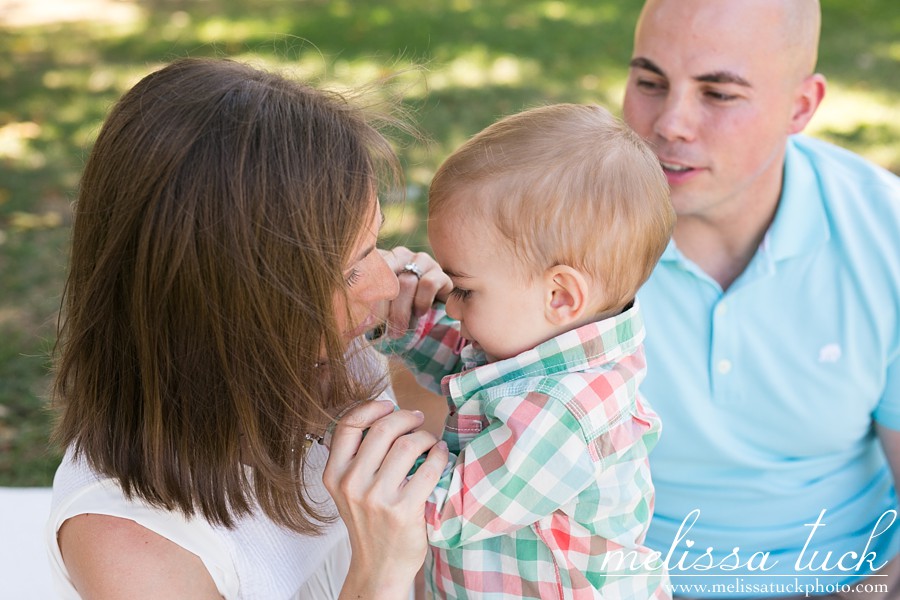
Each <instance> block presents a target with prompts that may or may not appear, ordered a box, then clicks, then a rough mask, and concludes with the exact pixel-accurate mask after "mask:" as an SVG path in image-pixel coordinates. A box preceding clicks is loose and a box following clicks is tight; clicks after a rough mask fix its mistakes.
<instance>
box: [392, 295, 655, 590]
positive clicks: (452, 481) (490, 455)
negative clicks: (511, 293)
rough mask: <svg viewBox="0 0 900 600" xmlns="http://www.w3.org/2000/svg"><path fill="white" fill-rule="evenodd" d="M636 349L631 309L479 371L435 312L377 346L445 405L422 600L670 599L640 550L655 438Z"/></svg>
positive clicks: (454, 325)
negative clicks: (445, 455) (446, 462)
mask: <svg viewBox="0 0 900 600" xmlns="http://www.w3.org/2000/svg"><path fill="white" fill-rule="evenodd" d="M643 338H644V326H643V321H642V319H641V316H640V311H639V307H638V306H637V305H635V306H633V307H631V308H630V309H628V310H627V311H625V312H623V313H622V314H620V315H618V316H616V317H612V318H609V319H605V320H603V321H599V322H595V323H591V324H589V325H585V326H583V327H580V328H578V329H576V330H573V331H569V332H567V333H564V334H562V335H560V336H558V337H556V338H553V339H551V340H549V341H547V342H545V343H543V344H541V345H539V346H538V347H536V348H534V349H532V350H529V351H526V352H523V353H522V354H520V355H518V356H515V357H513V358H510V359H506V360H502V361H498V362H494V363H487V364H485V362H486V361H485V358H484V354H483V353H481V352H477V351H475V350H474V348H473V347H472V346H466V347H465V348H464V349H463V350H462V352H461V353H459V354H458V353H457V352H455V348H457V345H458V343H459V342H460V335H459V324H458V322H456V321H453V320H451V319H449V318H448V317H446V314H445V312H444V309H443V305H441V304H436V305H435V307H434V308H433V309H432V311H431V312H430V313H428V314H427V315H425V316H424V317H422V318H421V319H420V321H419V323H418V325H417V328H416V330H415V331H414V332H412V333H411V334H410V335H409V336H407V337H406V338H404V339H402V340H398V342H395V343H393V344H387V345H385V347H384V348H383V349H384V350H386V351H388V352H394V353H397V354H399V355H400V356H402V357H403V358H404V360H405V361H406V362H407V363H408V364H409V366H410V367H412V369H413V370H414V372H415V373H416V375H417V379H418V380H419V382H420V383H421V384H423V385H425V386H427V387H430V388H432V389H438V388H439V389H441V391H442V392H443V394H444V395H445V396H446V397H447V398H448V403H449V407H450V414H449V417H448V419H447V423H446V427H445V430H444V435H443V438H444V440H445V441H446V442H447V444H448V446H449V447H450V451H451V452H453V453H454V454H456V455H458V457H457V458H456V459H455V461H454V460H453V457H451V462H452V465H450V466H449V467H448V469H447V470H446V471H445V473H444V476H443V477H442V479H441V481H440V483H439V484H438V486H437V488H436V489H435V491H434V493H433V494H432V496H431V498H430V499H429V501H428V503H427V506H426V521H427V530H428V539H429V542H430V545H431V552H429V558H428V559H427V560H426V572H427V576H426V581H427V583H426V586H428V587H429V588H430V589H429V591H430V595H431V596H433V597H437V598H513V597H519V598H542V599H547V598H573V599H581V598H608V599H613V600H631V599H635V600H646V599H649V598H669V595H668V592H667V591H666V590H665V588H664V585H665V584H668V578H667V575H666V574H665V571H664V569H663V568H662V567H660V566H659V562H660V561H659V560H658V558H657V559H656V560H654V557H653V554H652V553H651V551H650V550H649V549H648V548H646V547H645V546H643V540H644V536H645V534H646V531H647V527H648V525H649V523H650V517H651V515H652V512H653V486H652V484H651V482H650V469H649V465H648V462H647V456H648V454H649V452H650V450H651V449H652V448H653V446H654V445H655V444H656V441H657V439H658V437H659V431H660V422H659V419H658V417H657V416H656V414H655V413H654V412H653V410H652V409H651V408H650V407H649V406H648V405H647V404H646V403H645V401H644V400H643V399H642V398H641V397H640V396H639V395H638V393H637V392H638V384H639V383H640V381H641V379H643V376H644V372H645V362H644V354H643V346H642V340H643ZM461 370H462V372H460V371H461ZM438 382H440V385H438Z"/></svg>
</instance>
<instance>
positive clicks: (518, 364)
mask: <svg viewBox="0 0 900 600" xmlns="http://www.w3.org/2000/svg"><path fill="white" fill-rule="evenodd" d="M644 335H645V334H644V321H643V317H642V316H641V312H640V306H639V305H638V301H637V300H635V302H634V304H633V305H632V306H631V308H629V309H628V310H626V311H623V312H622V313H620V314H618V315H616V316H614V317H610V318H608V319H603V320H602V321H595V322H593V323H588V324H587V325H582V326H581V327H579V328H577V329H573V330H571V331H567V332H565V333H562V334H560V335H558V336H556V337H555V338H552V339H550V340H547V341H546V342H544V343H542V344H539V345H538V346H536V347H534V348H532V349H531V350H526V351H525V352H522V353H521V354H519V355H517V356H514V357H512V358H507V359H505V360H500V361H497V362H493V363H487V364H484V362H483V361H484V355H483V353H477V354H473V353H472V350H471V349H470V348H471V347H470V346H469V347H466V348H465V349H464V350H463V359H468V360H474V361H475V364H476V365H477V366H474V367H473V368H471V369H468V370H466V371H463V372H462V373H457V374H455V375H448V376H447V377H444V379H443V381H442V382H441V383H442V385H441V387H442V388H443V391H444V395H446V396H448V397H450V398H451V399H452V401H453V402H454V403H455V404H456V405H457V406H459V405H460V404H462V402H463V401H464V400H465V399H468V398H469V397H470V396H471V395H472V394H474V393H475V392H477V391H479V390H481V389H484V388H490V387H494V386H497V385H499V384H502V383H506V382H510V381H515V380H519V379H524V378H528V377H536V376H546V375H554V374H558V373H567V372H575V371H584V370H586V369H589V368H595V367H599V366H602V365H606V364H609V363H613V362H616V361H618V360H620V359H621V358H622V357H624V356H627V355H629V354H632V353H634V352H635V351H636V350H637V348H638V347H639V346H640V344H641V343H642V342H643V341H644Z"/></svg>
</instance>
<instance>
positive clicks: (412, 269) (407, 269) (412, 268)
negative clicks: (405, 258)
mask: <svg viewBox="0 0 900 600" xmlns="http://www.w3.org/2000/svg"><path fill="white" fill-rule="evenodd" d="M400 273H412V274H413V275H415V276H416V279H422V275H424V274H425V273H423V272H422V269H420V268H419V265H417V264H416V263H414V262H408V263H406V264H405V265H403V270H402V271H400Z"/></svg>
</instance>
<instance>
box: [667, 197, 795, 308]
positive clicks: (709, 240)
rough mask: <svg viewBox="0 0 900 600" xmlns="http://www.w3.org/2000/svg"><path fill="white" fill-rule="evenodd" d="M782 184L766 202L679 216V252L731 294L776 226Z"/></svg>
mask: <svg viewBox="0 0 900 600" xmlns="http://www.w3.org/2000/svg"><path fill="white" fill-rule="evenodd" d="M780 189H781V182H780V181H778V188H777V190H775V191H772V190H769V191H768V192H767V193H766V194H765V196H764V197H766V198H768V200H766V201H763V200H760V199H759V198H755V199H753V201H750V202H743V203H739V202H729V203H727V205H723V207H720V210H718V211H716V213H715V214H699V215H679V216H678V222H677V224H676V225H675V232H674V234H673V238H674V240H675V244H676V245H677V246H678V249H679V251H680V252H681V253H682V254H683V255H684V256H686V257H687V258H689V259H690V260H691V261H693V262H694V263H696V264H697V266H699V267H700V268H701V269H703V271H704V272H705V273H706V274H707V275H709V276H710V277H712V278H713V279H714V280H715V281H717V282H718V283H719V285H720V286H722V289H723V290H727V289H728V288H729V287H730V286H731V284H732V283H734V281H735V280H736V279H737V278H738V277H739V276H740V274H741V273H743V272H744V269H746V268H747V265H749V264H750V261H751V260H752V258H753V255H754V254H755V253H756V250H757V249H758V248H759V245H760V243H761V242H762V240H763V237H765V235H766V231H767V230H768V229H769V226H770V225H771V224H772V219H774V217H775V211H776V209H777V208H778V199H779V195H780Z"/></svg>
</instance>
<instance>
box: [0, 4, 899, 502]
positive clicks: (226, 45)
mask: <svg viewBox="0 0 900 600" xmlns="http://www.w3.org/2000/svg"><path fill="white" fill-rule="evenodd" d="M40 2H41V0H30V4H40ZM822 3H823V11H824V22H825V27H824V32H823V37H822V51H821V54H820V70H821V71H822V72H824V73H825V74H826V75H827V76H828V78H829V83H830V90H829V96H828V98H827V99H826V102H825V104H824V106H823V107H822V109H821V110H820V113H819V114H818V115H817V116H816V118H815V119H814V121H813V123H812V124H811V128H810V131H811V132H813V133H815V134H817V135H821V136H822V137H825V138H826V139H830V140H833V141H836V142H838V143H840V144H842V145H845V146H847V147H848V148H850V149H852V150H855V151H857V152H860V153H862V154H864V155H866V156H868V157H870V158H872V159H873V160H875V161H876V162H879V163H880V164H882V165H884V166H886V167H888V168H890V169H892V170H894V171H895V172H900V144H898V140H900V108H898V107H900V39H898V37H897V33H896V32H897V31H900V3H897V2H895V1H894V0H868V1H867V2H862V3H860V2H851V1H850V0H822ZM110 6H111V7H112V8H116V9H119V10H115V11H114V10H109V7H103V8H102V9H101V10H100V11H98V12H95V13H90V14H87V13H86V14H84V15H83V20H80V21H74V22H56V23H52V22H51V23H44V24H41V25H18V24H9V23H4V21H3V19H4V17H3V11H0V57H2V58H0V485H47V484H49V482H50V480H51V477H52V473H53V469H54V468H55V465H56V462H57V461H58V456H57V455H56V453H55V452H54V451H52V450H51V449H49V448H48V445H47V432H48V431H49V427H50V422H51V419H50V416H49V412H48V411H47V410H46V403H47V388H48V385H49V381H50V378H49V360H48V358H47V357H48V351H49V349H50V348H51V347H52V344H53V341H54V337H55V332H56V322H55V321H56V311H57V308H58V303H59V295H60V292H61V290H62V285H63V280H64V274H65V263H66V251H67V250H66V244H67V241H68V225H69V224H70V222H71V214H70V208H69V204H70V202H71V201H72V199H73V197H74V190H75V188H76V186H77V182H78V177H79V173H80V171H81V168H82V166H83V164H84V159H85V156H86V153H87V151H88V149H89V148H90V145H91V143H92V141H93V139H94V137H95V136H96V133H97V130H98V127H99V125H100V123H101V121H102V119H103V117H104V115H105V113H106V111H107V110H108V108H109V106H110V105H111V103H112V102H114V101H115V99H116V98H117V97H118V96H119V95H120V94H121V93H123V92H124V91H125V90H126V89H128V87H130V86H131V85H132V84H133V83H134V82H135V81H136V80H137V79H138V78H140V77H141V76H143V75H144V74H146V73H147V72H149V71H150V70H152V69H153V68H156V67H157V66H159V65H161V64H163V63H165V62H166V61H169V60H171V59H173V58H176V57H180V56H188V55H190V56H231V57H235V58H238V59H242V60H248V61H252V62H255V63H258V64H261V65H266V66H272V67H278V68H286V69H289V70H291V71H292V72H295V73H296V74H297V75H298V76H300V77H303V78H306V79H310V80H313V81H315V82H318V83H320V84H323V85H328V86H331V87H337V88H341V87H347V86H351V87H352V86H355V85H359V84H360V83H364V82H367V81H371V80H374V79H376V78H379V77H383V76H385V75H390V74H394V73H400V75H398V76H397V78H396V83H397V85H395V86H394V88H393V89H394V92H395V93H401V94H402V102H403V104H404V105H405V106H406V107H407V108H408V109H409V110H410V111H411V113H412V114H413V115H414V117H415V120H416V122H417V124H418V125H419V126H420V128H421V130H422V131H423V132H424V133H425V134H426V135H427V136H428V137H429V138H430V139H431V142H430V143H427V144H425V143H418V142H413V141H411V140H409V139H405V140H401V142H402V143H401V145H400V147H399V150H400V153H401V157H402V160H403V162H404V165H405V169H406V174H407V178H408V183H409V190H410V198H411V200H412V202H411V203H409V204H407V205H406V206H403V207H401V206H389V207H387V210H386V212H387V214H388V217H389V221H388V224H387V229H388V235H387V236H386V237H387V239H386V243H387V244H393V243H404V244H407V245H410V246H413V247H417V248H424V247H425V241H424V236H423V231H422V228H421V227H420V226H419V223H420V217H421V214H422V198H423V196H424V190H425V189H426V188H427V184H428V181H429V180H430V178H431V175H432V173H433V172H434V169H435V168H436V166H437V165H438V164H439V162H440V161H441V159H442V158H443V157H444V156H446V155H447V153H448V152H450V151H451V150H452V149H453V148H454V147H455V146H457V145H458V144H459V143H461V142H462V141H463V140H464V139H466V138H467V137H468V136H470V135H472V134H473V133H475V132H476V131H478V130H479V129H481V128H482V127H484V126H485V125H487V124H489V123H491V122H492V121H494V120H495V119H497V118H498V117H500V116H502V115H506V114H509V113H512V112H515V111H518V110H520V109H522V108H525V107H528V106H533V105H536V104H542V103H547V102H557V101H575V102H588V101H593V102H600V103H602V104H605V105H607V106H609V107H611V108H612V109H613V110H615V111H617V110H618V105H619V102H620V99H621V92H622V86H623V82H624V78H625V75H626V68H625V65H626V64H627V61H628V58H629V56H630V52H631V34H632V29H633V24H634V20H635V18H636V16H637V13H638V10H639V7H640V3H639V2H638V1H637V0H628V1H621V0H576V1H565V2H563V1H546V0H542V1H536V0H494V1H491V2H487V1H481V2H479V1H477V0H431V1H428V2H423V1H422V0H396V1H393V2H389V1H385V0H370V1H368V2H351V1H350V0H343V1H342V0H305V1H304V0H255V1H254V2H252V3H251V2H249V1H247V2H240V1H237V0H148V1H146V2H141V3H128V2H127V1H126V2H122V1H120V2H115V3H111V4H110ZM122 11H124V12H122ZM43 12H44V13H46V14H51V15H52V14H54V13H53V8H52V7H51V8H47V9H46V10H43Z"/></svg>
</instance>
